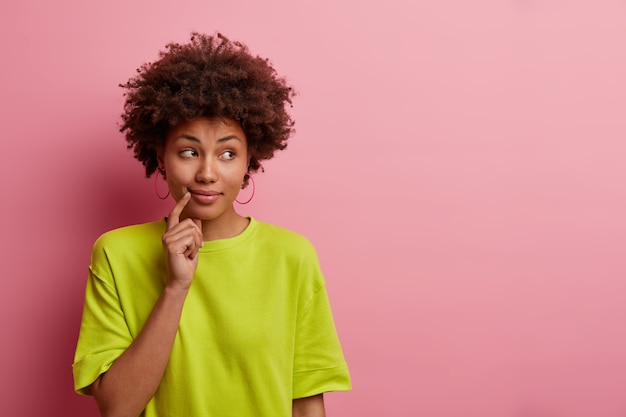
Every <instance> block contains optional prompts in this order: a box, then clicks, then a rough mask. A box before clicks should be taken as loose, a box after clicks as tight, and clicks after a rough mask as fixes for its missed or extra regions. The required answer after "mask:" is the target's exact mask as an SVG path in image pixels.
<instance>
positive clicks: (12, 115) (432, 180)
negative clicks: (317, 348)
mask: <svg viewBox="0 0 626 417" xmlns="http://www.w3.org/2000/svg"><path fill="white" fill-rule="evenodd" d="M211 3H213V4H211ZM0 16H1V17H0V36H1V38H2V39H3V45H2V49H1V52H0V56H1V60H2V65H0V75H1V79H2V94H1V98H0V100H1V102H0V105H1V114H2V116H1V117H2V136H3V139H2V152H1V154H0V158H2V161H0V170H1V178H2V179H3V186H2V191H3V197H2V209H1V210H2V212H1V213H0V218H1V219H2V223H3V224H2V227H1V232H0V236H1V237H0V239H1V240H0V245H1V246H0V248H1V249H2V250H1V252H0V253H1V254H2V266H3V271H4V272H3V274H2V279H1V280H0V297H1V299H0V318H1V320H2V333H3V334H2V343H1V344H0V349H1V355H0V361H1V363H0V369H1V372H0V375H1V376H0V384H1V385H0V396H1V400H0V404H1V406H0V407H2V410H1V411H0V413H1V414H2V415H4V416H27V417H41V416H84V417H90V416H94V417H95V416H96V415H97V412H96V408H95V405H94V403H93V401H92V400H91V399H88V398H82V397H79V396H77V395H76V394H74V393H73V391H72V377H71V368H70V364H71V362H72V357H73V350H74V346H75V342H76V337H77V333H78V326H79V322H80V313H81V308H82V297H83V289H84V283H85V278H86V275H87V274H86V272H87V264H88V261H89V253H90V250H91V245H92V243H93V241H94V240H95V239H96V237H97V236H98V235H99V234H101V233H102V232H104V231H105V230H108V229H111V228H114V227H118V226H122V225H126V224H129V223H135V222H142V221H148V220H152V219H155V218H158V217H160V216H163V215H164V214H165V213H166V212H167V211H168V210H169V208H170V207H171V203H170V202H167V203H162V202H160V201H159V200H158V199H157V198H156V197H155V196H154V193H153V189H152V183H151V182H149V181H147V180H145V179H144V178H143V171H142V167H141V166H140V164H139V163H137V162H136V161H134V160H133V159H132V158H131V155H130V152H127V151H126V149H125V144H124V142H123V140H122V137H121V135H120V134H119V133H118V131H117V123H118V116H119V114H120V112H121V106H122V95H121V93H122V92H121V90H120V89H119V88H118V87H117V84H118V83H120V82H124V81H125V80H126V79H127V78H128V77H129V76H131V75H132V74H133V72H134V70H135V68H136V67H138V66H139V65H140V64H141V63H143V62H144V61H147V60H152V59H154V58H155V57H156V54H157V51H158V50H160V49H161V48H162V46H163V45H164V44H165V43H166V42H169V41H173V40H176V41H185V40H186V39H187V38H188V35H189V32H190V31H191V30H199V31H205V32H209V33H212V32H214V31H215V30H220V31H222V32H224V33H225V34H226V35H228V36H230V37H231V38H233V39H239V40H242V41H244V42H245V43H247V44H248V45H249V46H250V48H251V49H252V50H253V51H254V52H256V53H259V54H262V55H265V56H268V57H270V58H271V59H272V61H273V62H274V64H275V66H276V67H277V69H278V70H279V72H280V73H281V74H285V75H287V77H288V79H289V80H290V81H291V82H292V83H293V84H294V85H295V86H296V87H297V89H298V91H299V93H300V95H299V96H298V98H297V99H296V103H295V107H294V110H293V111H294V115H295V117H296V120H297V134H296V136H295V137H294V139H293V140H292V142H291V144H290V146H289V149H288V150H287V151H286V152H285V153H283V154H281V155H280V156H279V157H278V158H276V159H275V160H273V161H271V162H269V163H267V164H266V169H267V172H266V173H265V174H263V175H260V176H257V195H256V197H255V200H254V202H253V203H251V204H250V205H249V206H246V207H245V208H244V209H243V210H242V213H244V214H253V215H254V216H255V217H256V218H258V219H260V220H264V221H268V222H272V223H275V224H279V225H282V226H285V227H288V228H291V229H293V230H296V231H298V232H301V233H303V234H305V235H306V236H308V237H309V238H310V239H311V240H312V241H313V243H314V244H315V245H316V247H317V248H318V251H319V254H320V258H321V262H322V266H323V268H324V270H325V273H326V276H327V281H328V286H329V290H330V295H331V301H332V304H333V307H334V313H335V316H336V323H337V327H338V329H339V332H340V337H341V340H342V343H343V346H344V349H345V354H346V357H347V359H348V362H349V365H350V368H351V372H352V376H353V382H354V390H353V391H352V392H350V393H338V394H332V395H328V396H327V408H328V414H329V416H357V415H358V416H428V417H449V416H450V417H452V416H454V417H457V416H458V417H468V416H480V417H509V416H510V417H579V416H580V417H604V416H606V417H612V416H615V417H617V416H624V415H626V394H625V392H626V332H625V330H624V329H625V327H626V302H624V299H625V298H626V256H625V255H626V254H625V252H626V251H625V249H626V215H625V213H626V194H625V191H624V187H625V184H626V168H625V167H626V164H625V163H624V159H625V157H626V154H625V152H626V144H625V134H626V117H625V114H624V111H625V109H626V46H625V45H626V43H625V42H626V2H624V1H623V0H588V1H571V0H570V1H567V0H542V1H539V0H517V1H513V0H498V1H496V0H474V1H466V0H438V1H434V0H433V1H420V0H417V1H416V0H388V1H382V2H362V1H343V2H341V1H328V0H324V1H315V2H314V1H306V0H303V1H297V2H296V1H289V0H270V1H235V0H233V1H229V2H219V3H218V2H208V1H182V2H181V1H164V0H160V1H155V0H151V1H147V0H141V1H126V0H108V1H100V2H85V1H78V0H71V1H64V2H51V1H44V0H35V1H23V2H17V1H14V2H8V1H5V2H3V3H2V5H1V6H0Z"/></svg>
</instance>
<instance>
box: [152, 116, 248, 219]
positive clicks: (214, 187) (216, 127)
mask: <svg viewBox="0 0 626 417" xmlns="http://www.w3.org/2000/svg"><path fill="white" fill-rule="evenodd" d="M158 159H159V167H160V168H161V169H162V170H165V175H166V178H167V184H168V186H169V189H170V193H171V194H172V197H173V198H174V199H175V200H176V201H178V200H179V199H180V198H181V197H182V196H183V195H184V194H185V193H186V192H187V191H189V192H190V193H191V200H190V201H189V203H187V206H186V207H185V209H184V211H183V216H184V217H192V218H196V219H200V220H204V221H215V220H220V219H221V220H228V219H229V218H231V216H237V214H236V213H235V210H234V207H233V201H234V200H235V198H236V197H237V194H238V193H239V190H240V189H241V185H242V183H243V179H244V176H245V174H246V172H247V170H248V163H249V158H248V143H247V140H246V135H245V134H244V132H243V130H242V129H241V126H240V125H239V123H237V122H236V121H234V120H231V119H223V120H222V119H220V118H217V117H211V118H207V117H200V118H197V119H194V120H192V121H189V122H184V123H181V124H179V125H177V126H175V127H174V128H172V129H170V131H169V132H168V134H167V137H166V140H165V147H164V148H163V150H162V152H160V153H159V158H158Z"/></svg>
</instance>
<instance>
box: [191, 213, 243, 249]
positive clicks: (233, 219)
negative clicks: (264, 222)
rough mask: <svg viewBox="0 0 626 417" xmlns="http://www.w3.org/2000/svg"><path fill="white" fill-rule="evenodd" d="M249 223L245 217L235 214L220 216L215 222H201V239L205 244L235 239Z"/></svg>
mask: <svg viewBox="0 0 626 417" xmlns="http://www.w3.org/2000/svg"><path fill="white" fill-rule="evenodd" d="M224 217H226V218H224ZM249 223H250V220H249V219H248V218H247V217H243V216H241V215H239V214H238V213H235V212H233V214H232V215H230V216H221V217H220V218H219V219H215V220H202V238H203V239H204V241H205V242H206V241H210V240H218V239H228V238H231V237H235V236H237V235H240V234H241V233H242V232H243V231H244V230H245V229H246V227H248V224H249Z"/></svg>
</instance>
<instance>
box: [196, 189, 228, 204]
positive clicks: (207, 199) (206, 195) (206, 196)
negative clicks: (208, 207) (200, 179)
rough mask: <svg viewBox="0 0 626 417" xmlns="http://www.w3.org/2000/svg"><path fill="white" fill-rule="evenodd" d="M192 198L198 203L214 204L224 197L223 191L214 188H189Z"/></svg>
mask: <svg viewBox="0 0 626 417" xmlns="http://www.w3.org/2000/svg"><path fill="white" fill-rule="evenodd" d="M189 192H190V193H191V199H192V200H193V201H195V202H196V203H198V204H213V203H215V202H216V201H217V200H219V199H220V198H221V197H222V193H220V192H219V191H214V190H197V189H195V190H194V189H189Z"/></svg>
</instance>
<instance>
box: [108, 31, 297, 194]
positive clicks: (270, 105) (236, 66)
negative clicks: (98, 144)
mask: <svg viewBox="0 0 626 417" xmlns="http://www.w3.org/2000/svg"><path fill="white" fill-rule="evenodd" d="M137 73H138V75H136V76H135V77H132V78H131V79H130V80H129V81H128V82H127V83H125V84H120V87H123V88H125V89H126V90H127V91H126V92H125V93H124V96H125V98H126V102H125V105H124V113H123V114H122V121H123V123H122V126H121V128H120V132H122V133H125V135H126V141H127V143H128V148H129V149H131V148H132V149H133V151H134V155H135V158H137V159H138V160H139V161H141V162H142V163H143V165H144V166H145V169H146V176H147V177H149V176H150V175H152V174H153V173H154V172H155V171H156V170H157V169H158V162H157V150H159V149H162V147H163V146H164V145H165V138H166V135H167V132H168V131H169V129H170V128H172V127H173V126H176V125H177V124H179V123H181V122H184V121H189V120H192V119H195V118H197V117H201V116H206V117H221V118H230V119H233V120H236V121H238V122H239V123H240V124H241V127H242V130H243V131H244V133H245V134H246V138H247V141H248V152H249V156H250V164H249V167H248V172H256V171H257V170H259V169H262V167H261V163H260V161H261V160H267V159H271V158H272V157H273V156H274V152H275V151H277V150H282V149H285V147H286V146H287V139H289V137H290V136H291V135H292V134H293V132H294V121H293V120H292V118H291V116H290V115H289V114H288V113H287V109H286V107H287V105H289V106H290V107H291V106H292V98H293V96H294V95H295V93H294V91H293V89H292V88H291V87H290V86H288V85H287V82H286V81H285V79H284V78H280V77H278V75H277V73H276V70H275V69H274V68H273V66H272V64H271V63H270V62H269V61H268V60H267V59H263V58H261V57H259V56H253V55H252V54H251V53H250V52H249V51H248V48H247V47H246V46H245V45H243V44H242V43H239V42H234V41H230V40H229V39H227V38H226V37H224V36H223V35H221V34H219V33H218V34H217V35H215V36H208V35H204V34H200V33H196V32H194V33H192V34H191V41H190V42H189V43H187V44H178V43H170V44H168V45H166V50H165V51H161V52H160V53H159V59H158V60H157V61H156V62H153V63H146V64H143V65H142V66H141V67H140V68H138V69H137ZM245 180H246V183H247V180H248V176H247V175H246V178H245Z"/></svg>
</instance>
